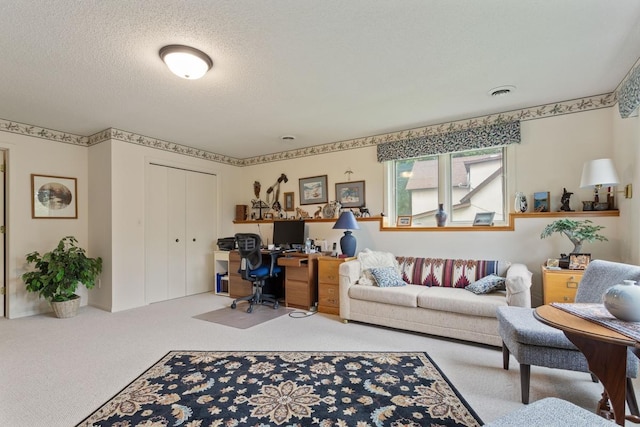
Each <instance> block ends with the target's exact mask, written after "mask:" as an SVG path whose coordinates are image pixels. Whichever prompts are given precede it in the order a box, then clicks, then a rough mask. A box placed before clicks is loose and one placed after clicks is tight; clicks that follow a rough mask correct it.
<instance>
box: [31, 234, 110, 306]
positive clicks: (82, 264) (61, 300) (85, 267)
mask: <svg viewBox="0 0 640 427" xmlns="http://www.w3.org/2000/svg"><path fill="white" fill-rule="evenodd" d="M77 243H78V241H77V240H76V238H75V237H73V236H67V237H64V238H62V239H61V240H60V243H58V246H57V247H56V248H55V249H54V250H53V251H51V252H47V253H45V254H44V255H40V254H39V253H38V252H31V253H30V254H28V255H27V257H26V258H27V262H28V263H29V264H31V263H35V270H34V271H29V272H27V273H24V274H23V275H22V280H23V281H24V282H25V284H26V287H27V291H29V292H38V294H40V297H42V298H45V299H46V300H47V301H49V302H50V304H51V307H52V308H53V312H54V313H55V315H56V316H57V317H59V318H66V317H73V316H75V315H76V314H77V312H78V307H79V306H80V297H79V296H78V295H76V294H75V292H76V289H77V288H78V285H79V284H80V283H81V284H83V285H84V286H85V287H86V288H87V289H91V288H93V287H94V286H95V282H96V278H97V277H98V275H99V274H100V273H101V272H102V258H100V257H98V258H89V257H87V256H86V253H85V250H84V249H82V248H79V247H78V246H77Z"/></svg>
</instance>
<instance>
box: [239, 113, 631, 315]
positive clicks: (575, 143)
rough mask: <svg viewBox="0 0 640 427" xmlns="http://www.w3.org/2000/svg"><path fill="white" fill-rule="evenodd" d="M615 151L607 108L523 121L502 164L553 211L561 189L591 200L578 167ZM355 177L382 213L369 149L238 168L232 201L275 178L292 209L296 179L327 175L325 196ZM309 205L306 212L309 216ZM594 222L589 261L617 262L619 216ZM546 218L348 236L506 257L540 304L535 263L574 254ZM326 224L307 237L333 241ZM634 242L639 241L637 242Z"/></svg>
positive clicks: (379, 176)
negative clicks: (289, 195)
mask: <svg viewBox="0 0 640 427" xmlns="http://www.w3.org/2000/svg"><path fill="white" fill-rule="evenodd" d="M612 151H613V141H612V122H611V109H602V110H595V111H588V112H583V113H575V114H568V115H563V116H558V117H553V118H547V119H540V120H532V121H526V122H522V143H521V144H519V145H518V146H516V147H515V155H514V156H512V157H513V159H514V161H513V163H512V164H510V165H508V166H507V167H508V168H509V173H511V174H514V176H515V178H514V183H513V186H514V188H516V191H522V192H524V193H525V194H526V195H527V197H528V199H529V201H530V203H529V205H530V206H531V205H532V198H533V193H534V192H537V191H550V192H551V200H552V208H553V210H554V211H557V210H558V208H559V207H560V196H561V194H562V189H563V187H566V188H567V190H568V191H572V192H574V193H575V194H574V196H573V197H572V199H571V207H572V208H573V209H575V210H581V207H582V203H581V201H582V200H592V197H593V194H592V192H591V190H581V189H579V188H578V187H579V184H580V175H581V173H582V164H583V163H584V162H585V161H586V160H591V159H595V158H599V157H611V156H612ZM349 167H350V168H351V169H352V170H353V171H354V174H353V175H352V180H353V181H355V180H365V181H366V200H367V206H368V207H369V210H370V211H371V213H372V215H378V214H379V213H380V212H381V211H382V207H383V195H384V167H383V165H382V164H380V163H378V162H377V161H376V149H375V147H368V148H364V149H358V150H350V151H343V152H340V153H330V154H323V155H318V156H313V157H306V158H302V159H293V160H287V161H281V162H274V163H268V164H262V165H256V166H251V167H246V168H243V171H242V172H243V173H242V179H241V180H239V181H238V185H237V186H234V188H235V192H236V193H237V196H236V197H235V199H234V200H235V203H237V204H249V203H250V200H251V199H252V198H254V195H253V190H252V188H253V185H252V184H253V181H255V180H257V181H260V182H261V183H262V196H263V197H264V194H265V192H266V189H267V188H268V187H269V186H270V185H272V184H273V183H274V182H275V180H276V179H277V178H278V176H279V175H280V173H285V174H286V175H287V177H288V178H289V182H288V183H287V184H286V185H283V186H282V189H281V191H295V193H296V194H295V200H296V206H297V205H298V203H299V190H298V179H299V178H304V177H310V176H315V175H324V174H326V175H328V182H329V188H330V193H329V194H330V197H334V196H335V190H334V188H335V187H334V186H335V183H336V182H342V181H346V179H345V175H344V171H346V170H347V169H348V168H349ZM514 197H515V194H509V196H508V199H509V210H510V211H512V210H513V200H514ZM314 207H315V206H309V207H308V208H309V209H308V210H309V211H310V212H313V211H314V210H315V209H314ZM593 221H594V222H595V223H598V224H602V225H604V226H605V227H606V229H605V230H603V234H604V235H605V236H607V237H608V238H609V241H608V242H597V243H593V244H585V247H584V249H585V250H586V251H589V252H591V253H592V256H593V257H594V258H600V259H609V260H614V261H616V260H620V258H621V255H620V236H619V234H618V224H619V222H620V218H618V217H597V218H593ZM550 222H551V219H549V218H546V219H544V218H543V219H538V218H533V219H529V218H521V219H518V220H517V221H516V224H515V227H516V228H515V231H513V232H493V231H487V232H478V231H474V232H468V233H467V232H453V231H452V232H447V231H437V232H411V231H380V230H379V224H378V223H377V222H361V223H360V226H361V229H360V230H358V231H355V232H354V235H355V236H356V238H357V239H358V250H362V249H364V248H365V247H368V248H371V249H375V250H387V251H391V252H393V253H395V254H398V255H416V256H419V255H422V256H437V257H446V258H449V257H453V258H482V259H506V260H511V261H515V262H522V263H525V264H527V266H528V267H529V269H530V270H531V271H532V272H533V273H534V288H533V289H532V294H533V300H534V303H539V302H540V301H541V278H540V265H541V264H542V263H543V262H545V261H546V260H547V258H555V257H558V256H559V254H560V253H561V252H564V253H568V252H570V251H571V249H572V248H573V245H572V244H571V242H569V240H568V239H566V237H564V236H560V235H556V236H552V237H550V238H547V239H544V240H541V239H540V232H541V231H542V229H543V228H544V226H545V225H547V224H548V223H550ZM331 227H332V224H330V223H315V224H310V225H309V235H310V237H312V238H316V237H319V238H323V239H327V240H329V241H330V242H331V241H339V239H340V237H341V236H342V232H341V231H339V230H333V229H331ZM234 229H235V230H236V231H250V232H257V231H258V225H257V224H247V225H244V224H243V225H240V224H237V225H236V226H235V228H234ZM260 229H261V232H262V233H263V237H265V238H266V237H269V238H270V236H271V235H272V228H271V226H269V225H265V224H263V225H260ZM635 241H636V242H637V241H638V239H637V238H636V239H635Z"/></svg>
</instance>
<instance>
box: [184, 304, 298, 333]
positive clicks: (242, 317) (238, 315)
mask: <svg viewBox="0 0 640 427" xmlns="http://www.w3.org/2000/svg"><path fill="white" fill-rule="evenodd" d="M247 307H248V306H247V304H240V305H238V308H236V309H235V310H234V309H232V308H230V307H224V308H220V309H218V310H213V311H209V312H208V313H204V314H199V315H197V316H193V318H194V319H199V320H206V321H207V322H213V323H217V324H219V325H224V326H231V327H232V328H238V329H248V328H251V327H252V326H256V325H259V324H261V323H264V322H268V321H269V320H273V319H275V318H278V317H280V316H284V315H285V314H287V313H290V312H292V311H293V310H292V309H290V308H286V307H282V306H280V307H278V309H277V310H274V309H273V307H271V306H268V305H257V306H254V307H253V312H251V313H247Z"/></svg>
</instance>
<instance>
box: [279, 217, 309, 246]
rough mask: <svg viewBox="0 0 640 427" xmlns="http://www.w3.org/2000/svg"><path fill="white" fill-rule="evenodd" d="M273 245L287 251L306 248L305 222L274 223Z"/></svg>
mask: <svg viewBox="0 0 640 427" xmlns="http://www.w3.org/2000/svg"><path fill="white" fill-rule="evenodd" d="M273 243H274V244H275V245H276V246H279V247H282V248H285V249H288V248H299V247H301V246H304V221H298V220H295V221H294V220H289V221H286V220H285V221H274V222H273Z"/></svg>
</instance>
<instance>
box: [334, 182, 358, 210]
mask: <svg viewBox="0 0 640 427" xmlns="http://www.w3.org/2000/svg"><path fill="white" fill-rule="evenodd" d="M336 200H338V202H339V203H340V204H341V205H342V207H343V208H359V207H362V206H365V202H364V181H353V182H338V183H336Z"/></svg>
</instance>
